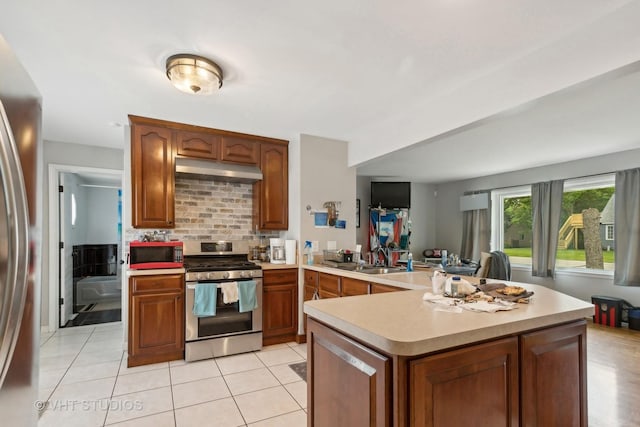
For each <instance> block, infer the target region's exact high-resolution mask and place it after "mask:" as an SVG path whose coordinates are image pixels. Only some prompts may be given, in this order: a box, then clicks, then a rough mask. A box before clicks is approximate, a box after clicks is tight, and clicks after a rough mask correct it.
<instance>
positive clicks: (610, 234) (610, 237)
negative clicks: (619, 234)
mask: <svg viewBox="0 0 640 427" xmlns="http://www.w3.org/2000/svg"><path fill="white" fill-rule="evenodd" d="M605 230H606V236H607V237H605V240H613V224H611V225H606V226H605Z"/></svg>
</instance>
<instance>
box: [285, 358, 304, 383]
mask: <svg viewBox="0 0 640 427" xmlns="http://www.w3.org/2000/svg"><path fill="white" fill-rule="evenodd" d="M289 367H290V368H291V369H293V372H295V373H296V374H298V376H299V377H300V378H302V379H303V380H305V381H307V362H300V363H293V364H291V365H289Z"/></svg>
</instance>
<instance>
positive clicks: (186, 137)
mask: <svg viewBox="0 0 640 427" xmlns="http://www.w3.org/2000/svg"><path fill="white" fill-rule="evenodd" d="M176 141H177V144H176V145H177V148H176V153H177V154H178V155H179V156H185V157H198V158H202V159H209V160H218V159H219V158H220V136H219V135H212V134H208V133H201V132H187V131H183V132H178V133H177V135H176Z"/></svg>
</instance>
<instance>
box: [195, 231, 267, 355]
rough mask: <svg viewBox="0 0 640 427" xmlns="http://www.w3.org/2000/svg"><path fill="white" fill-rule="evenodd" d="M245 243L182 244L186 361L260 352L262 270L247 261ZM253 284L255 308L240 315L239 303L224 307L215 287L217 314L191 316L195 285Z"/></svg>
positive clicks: (219, 289) (218, 291) (202, 242)
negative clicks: (251, 282) (184, 271)
mask: <svg viewBox="0 0 640 427" xmlns="http://www.w3.org/2000/svg"><path fill="white" fill-rule="evenodd" d="M248 253H249V245H248V243H247V242H245V241H215V242H211V241H185V242H184V267H185V270H186V298H185V304H186V306H185V314H186V322H185V341H186V343H185V359H186V360H187V361H193V360H201V359H208V358H211V357H219V356H226V355H229V354H236V353H244V352H248V351H254V350H259V349H260V348H261V347H262V269H261V268H260V266H259V265H257V264H255V263H253V262H251V261H249V260H248ZM246 280H254V281H255V282H256V300H257V303H258V306H257V308H256V309H254V310H253V311H248V312H245V313H242V312H240V310H239V303H238V302H234V303H230V304H225V303H224V299H223V295H222V290H221V286H218V287H217V298H216V315H215V316H209V317H197V316H195V315H194V314H193V303H194V295H195V288H196V285H197V284H199V283H216V284H220V285H221V284H222V283H225V282H241V281H246Z"/></svg>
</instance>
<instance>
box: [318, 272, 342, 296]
mask: <svg viewBox="0 0 640 427" xmlns="http://www.w3.org/2000/svg"><path fill="white" fill-rule="evenodd" d="M318 289H319V290H320V298H335V297H339V296H340V276H336V275H335V274H327V273H318ZM323 294H324V295H325V296H323Z"/></svg>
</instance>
